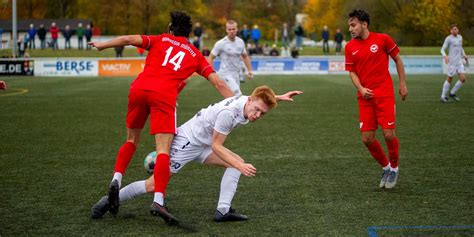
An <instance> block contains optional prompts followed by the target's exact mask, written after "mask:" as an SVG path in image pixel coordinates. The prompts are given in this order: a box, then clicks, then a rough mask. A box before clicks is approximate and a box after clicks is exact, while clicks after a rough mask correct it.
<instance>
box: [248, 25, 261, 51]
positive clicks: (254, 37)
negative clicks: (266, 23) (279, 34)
mask: <svg viewBox="0 0 474 237" xmlns="http://www.w3.org/2000/svg"><path fill="white" fill-rule="evenodd" d="M250 35H251V37H252V40H253V43H254V44H255V47H257V48H258V41H259V40H260V38H261V37H262V33H261V32H260V30H259V29H258V25H254V26H253V30H252V32H251V33H250Z"/></svg>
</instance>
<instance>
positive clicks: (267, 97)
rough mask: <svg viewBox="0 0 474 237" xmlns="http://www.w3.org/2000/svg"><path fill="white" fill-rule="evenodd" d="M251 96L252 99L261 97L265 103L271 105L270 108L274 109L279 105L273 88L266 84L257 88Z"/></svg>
mask: <svg viewBox="0 0 474 237" xmlns="http://www.w3.org/2000/svg"><path fill="white" fill-rule="evenodd" d="M250 97H251V98H252V100H257V99H261V100H262V102H263V103H265V104H266V105H267V106H268V107H270V109H273V108H275V107H276V106H277V100H276V96H275V92H273V90H272V89H271V88H270V87H268V86H266V85H263V86H259V87H257V88H255V90H253V92H252V94H251V95H250Z"/></svg>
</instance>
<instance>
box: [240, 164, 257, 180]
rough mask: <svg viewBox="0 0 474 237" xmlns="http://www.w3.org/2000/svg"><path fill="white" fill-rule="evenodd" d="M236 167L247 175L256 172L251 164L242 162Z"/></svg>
mask: <svg viewBox="0 0 474 237" xmlns="http://www.w3.org/2000/svg"><path fill="white" fill-rule="evenodd" d="M237 169H238V170H239V171H240V173H242V174H243V175H245V176H247V177H253V176H255V173H257V169H255V167H253V165H252V164H247V163H242V164H241V165H240V166H239V167H238V168H237Z"/></svg>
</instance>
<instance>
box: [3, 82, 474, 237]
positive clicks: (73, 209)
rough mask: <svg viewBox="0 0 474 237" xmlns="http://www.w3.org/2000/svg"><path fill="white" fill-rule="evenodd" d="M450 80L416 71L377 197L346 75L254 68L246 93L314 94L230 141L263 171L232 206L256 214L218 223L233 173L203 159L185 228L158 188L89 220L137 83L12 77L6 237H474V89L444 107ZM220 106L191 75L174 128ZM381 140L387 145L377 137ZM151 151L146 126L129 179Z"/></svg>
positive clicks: (188, 199) (182, 182) (175, 205)
mask: <svg viewBox="0 0 474 237" xmlns="http://www.w3.org/2000/svg"><path fill="white" fill-rule="evenodd" d="M395 78H396V77H395ZM444 78H445V76H443V75H429V76H428V75H427V76H413V75H412V76H408V88H409V97H408V100H407V101H405V102H400V101H399V100H398V97H397V103H398V104H397V119H398V120H397V124H398V130H397V131H398V136H399V138H400V156H401V162H400V180H399V184H398V185H397V186H396V188H395V189H394V190H392V191H381V190H379V189H378V188H377V187H378V183H379V175H380V168H379V167H378V165H377V163H376V162H375V160H373V159H372V158H371V157H370V154H369V152H368V151H367V150H366V148H365V147H364V145H363V144H362V142H361V141H360V138H359V136H360V135H359V129H358V128H359V123H358V119H357V118H358V110H357V103H356V99H355V89H354V88H353V86H352V84H351V82H350V80H349V79H348V78H347V76H256V78H255V79H254V80H253V81H249V82H247V83H244V84H242V88H243V92H244V93H246V94H248V93H250V92H251V91H252V89H253V88H254V87H255V86H257V85H261V84H267V85H270V86H271V87H272V88H273V89H274V90H275V91H276V92H277V93H282V92H285V91H287V90H293V89H301V90H303V91H304V92H305V93H304V94H303V95H301V96H299V97H297V98H296V103H281V104H280V105H279V106H278V108H277V109H275V110H274V111H272V112H270V113H269V114H268V115H266V116H265V117H264V118H262V119H261V120H260V121H258V122H256V123H253V124H250V125H247V126H244V127H241V128H238V129H236V130H235V131H234V132H233V133H232V134H231V135H230V136H229V138H228V139H227V143H226V145H227V146H228V147H229V148H230V149H232V150H233V151H235V152H236V153H238V154H240V155H241V156H242V157H243V158H244V159H246V161H247V162H249V163H252V164H253V165H254V166H255V167H257V169H258V172H257V176H256V177H253V178H246V177H241V179H240V185H239V188H238V192H237V194H236V196H235V198H234V201H233V207H234V208H236V209H237V210H238V211H239V212H242V213H244V214H247V215H248V216H249V217H250V220H249V221H247V222H240V223H215V222H213V221H212V217H213V214H214V210H215V208H216V205H217V197H218V194H219V185H220V178H221V176H222V174H223V169H222V168H216V167H204V166H201V165H199V164H194V163H193V164H191V165H189V166H187V167H186V168H184V169H183V170H182V171H181V172H180V173H179V174H178V175H176V176H175V177H173V178H172V179H171V182H170V186H169V189H168V198H167V204H168V207H169V209H170V211H171V212H172V213H173V214H175V215H176V216H177V217H178V218H179V219H180V220H181V221H182V222H183V223H184V224H185V225H187V226H188V227H189V228H179V227H169V226H167V225H165V223H164V222H163V221H162V220H161V219H156V218H154V217H152V216H151V215H150V214H149V211H148V208H149V205H150V204H151V201H152V196H151V195H145V196H142V197H139V198H137V199H135V200H131V201H130V202H127V203H125V204H123V205H122V206H121V209H120V212H119V214H118V216H117V217H116V218H113V217H112V216H111V215H109V214H107V215H106V216H105V217H104V218H103V219H101V220H91V219H90V218H89V215H90V213H89V212H90V207H91V206H92V205H93V204H94V203H95V202H96V201H97V200H98V199H99V198H100V197H101V196H103V195H105V193H106V191H107V186H108V184H109V182H110V179H111V175H112V171H113V166H114V162H115V156H116V152H117V150H118V148H119V147H120V145H121V144H122V143H123V142H124V140H125V135H126V134H125V131H126V130H125V127H124V126H125V112H126V108H127V93H128V87H129V84H130V82H131V81H132V78H38V77H17V78H5V77H4V78H2V80H6V81H7V83H8V85H9V91H7V92H3V91H0V131H1V136H0V192H1V194H0V217H1V218H0V236H51V235H54V236H117V235H120V236H151V235H184V234H193V235H198V236H228V235H239V236H242V235H243V236H275V235H277V236H288V235H296V236H301V235H308V236H318V235H319V236H368V228H369V227H373V226H378V227H380V226H467V227H465V228H459V229H454V228H448V229H434V228H431V229H430V228H428V229H408V228H401V229H380V230H377V234H378V235H380V236H472V235H474V227H473V226H474V211H473V206H474V190H473V184H474V172H473V168H474V160H473V155H474V148H473V146H472V142H473V137H474V120H473V118H474V86H473V84H472V83H471V82H470V81H468V83H466V84H465V85H464V87H463V88H462V89H461V91H460V92H459V93H458V95H459V96H460V97H461V99H462V101H461V102H458V103H450V104H441V103H440V102H439V101H438V99H439V93H440V90H441V85H442V82H443V80H444ZM395 80H396V79H395ZM396 81H397V80H396ZM395 84H397V83H395ZM25 90H27V92H26V91H25ZM14 93H16V94H14ZM218 100H220V96H219V95H218V93H217V92H215V91H214V90H213V89H212V88H211V86H210V84H209V83H207V82H206V81H205V80H203V79H201V78H195V79H193V80H192V81H191V83H190V84H189V85H188V87H187V88H186V89H185V90H184V91H183V93H182V95H181V97H180V100H179V107H178V122H179V123H180V124H181V123H183V122H184V121H186V120H187V119H189V118H190V117H192V116H193V114H194V113H195V112H197V111H198V110H199V109H200V108H202V107H204V106H207V105H208V104H210V103H212V102H216V101H218ZM378 138H379V140H380V141H381V144H382V145H383V147H384V148H385V147H386V146H385V143H384V142H383V140H382V137H381V136H380V131H379V133H378ZM152 150H153V138H152V137H151V136H150V135H148V128H147V129H146V130H145V134H144V136H143V139H142V143H141V144H140V145H139V146H138V149H137V151H136V153H135V157H134V159H133V160H132V162H131V164H130V166H129V168H128V171H127V173H126V175H125V177H124V180H123V184H128V183H130V182H132V181H135V180H139V179H144V178H146V177H147V175H146V172H145V170H144V168H143V167H142V162H143V158H144V157H145V156H146V154H148V152H150V151H152ZM469 226H470V228H469Z"/></svg>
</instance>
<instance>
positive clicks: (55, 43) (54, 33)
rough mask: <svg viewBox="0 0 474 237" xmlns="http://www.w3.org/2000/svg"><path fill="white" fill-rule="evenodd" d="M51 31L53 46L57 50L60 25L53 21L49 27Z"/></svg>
mask: <svg viewBox="0 0 474 237" xmlns="http://www.w3.org/2000/svg"><path fill="white" fill-rule="evenodd" d="M49 33H51V48H52V49H53V50H57V49H58V33H59V27H57V26H56V22H53V23H51V27H50V28H49Z"/></svg>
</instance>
